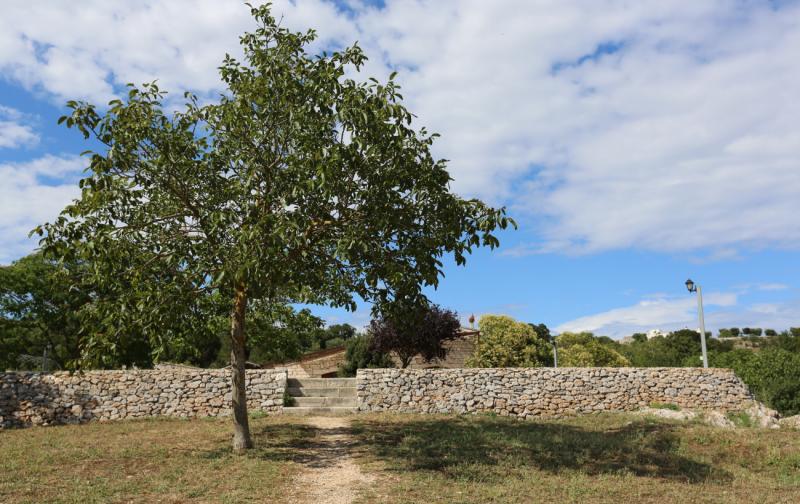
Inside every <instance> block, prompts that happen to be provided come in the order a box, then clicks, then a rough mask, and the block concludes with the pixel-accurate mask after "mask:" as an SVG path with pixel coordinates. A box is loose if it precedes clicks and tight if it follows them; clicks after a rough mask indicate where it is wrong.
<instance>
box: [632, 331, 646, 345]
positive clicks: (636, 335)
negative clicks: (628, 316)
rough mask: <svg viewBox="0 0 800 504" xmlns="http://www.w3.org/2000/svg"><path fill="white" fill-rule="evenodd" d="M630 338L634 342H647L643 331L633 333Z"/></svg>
mask: <svg viewBox="0 0 800 504" xmlns="http://www.w3.org/2000/svg"><path fill="white" fill-rule="evenodd" d="M631 338H632V339H633V341H634V342H635V343H647V335H646V334H645V333H634V334H633V336H631Z"/></svg>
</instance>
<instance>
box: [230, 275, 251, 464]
mask: <svg viewBox="0 0 800 504" xmlns="http://www.w3.org/2000/svg"><path fill="white" fill-rule="evenodd" d="M246 312H247V292H246V291H245V286H244V285H242V284H239V285H237V286H236V295H235V297H234V301H233V311H232V312H231V407H232V408H233V451H234V452H237V453H242V452H244V451H245V450H247V449H248V448H252V447H253V440H252V439H251V438H250V425H249V423H248V421H247V391H246V390H245V361H246V359H247V357H246V355H245V334H244V317H245V313H246Z"/></svg>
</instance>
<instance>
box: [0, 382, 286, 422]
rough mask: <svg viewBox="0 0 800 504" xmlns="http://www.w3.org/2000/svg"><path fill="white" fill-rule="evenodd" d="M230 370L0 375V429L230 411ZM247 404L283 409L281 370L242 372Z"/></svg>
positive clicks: (261, 408)
mask: <svg viewBox="0 0 800 504" xmlns="http://www.w3.org/2000/svg"><path fill="white" fill-rule="evenodd" d="M230 382H231V378H230V371H229V370H227V369H198V368H188V367H187V368H181V367H168V368H162V369H150V370H124V371H87V372H78V373H69V372H59V373H53V374H42V373H28V372H11V373H0V428H4V427H14V426H28V425H51V424H63V423H83V422H88V421H91V420H99V421H107V420H116V419H122V418H139V417H149V416H161V415H164V416H173V417H183V418H189V417H203V416H225V415H229V414H230ZM246 386H247V397H248V407H249V408H250V409H251V410H258V411H264V412H268V413H275V412H280V411H281V410H282V408H283V393H284V390H285V388H286V371H277V370H248V371H247V384H246Z"/></svg>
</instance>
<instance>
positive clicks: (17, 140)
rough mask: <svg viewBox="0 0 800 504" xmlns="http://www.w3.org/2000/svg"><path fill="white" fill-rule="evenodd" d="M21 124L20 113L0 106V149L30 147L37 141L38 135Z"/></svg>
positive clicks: (21, 116) (22, 120) (21, 115)
mask: <svg viewBox="0 0 800 504" xmlns="http://www.w3.org/2000/svg"><path fill="white" fill-rule="evenodd" d="M23 122H24V117H23V114H22V113H21V112H19V111H18V110H16V109H13V108H10V107H5V106H3V105H0V149H1V148H14V147H20V146H23V145H32V144H35V143H36V142H38V141H39V135H37V134H36V132H34V131H33V128H31V127H30V126H29V125H27V124H23Z"/></svg>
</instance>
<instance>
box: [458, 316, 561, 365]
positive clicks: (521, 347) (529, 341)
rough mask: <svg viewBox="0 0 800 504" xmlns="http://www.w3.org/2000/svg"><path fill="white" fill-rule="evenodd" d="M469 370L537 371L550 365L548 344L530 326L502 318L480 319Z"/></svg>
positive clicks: (484, 317) (550, 353)
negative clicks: (511, 368) (507, 369)
mask: <svg viewBox="0 0 800 504" xmlns="http://www.w3.org/2000/svg"><path fill="white" fill-rule="evenodd" d="M478 328H479V329H480V337H479V339H478V343H477V345H476V347H475V352H474V353H473V355H472V356H471V357H470V358H469V359H468V360H467V366H471V367H541V366H544V365H546V364H547V363H548V362H549V363H552V359H553V357H552V352H551V350H550V344H549V342H547V341H546V340H545V339H544V338H542V337H540V336H539V335H538V334H537V333H536V331H535V330H534V329H533V327H532V326H531V325H530V324H525V323H524V322H518V321H516V320H514V319H513V318H511V317H508V316H506V315H484V316H482V317H481V318H480V320H479V321H478Z"/></svg>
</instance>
